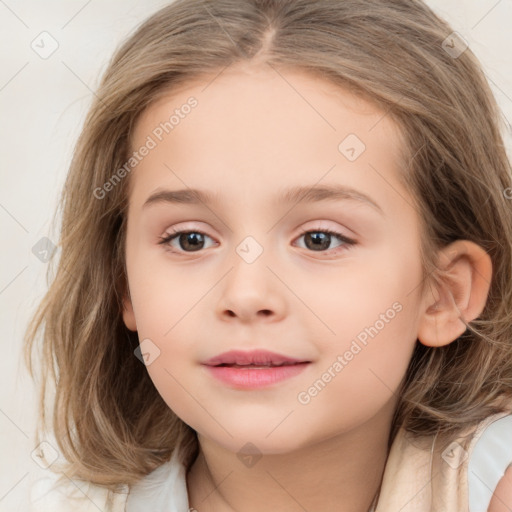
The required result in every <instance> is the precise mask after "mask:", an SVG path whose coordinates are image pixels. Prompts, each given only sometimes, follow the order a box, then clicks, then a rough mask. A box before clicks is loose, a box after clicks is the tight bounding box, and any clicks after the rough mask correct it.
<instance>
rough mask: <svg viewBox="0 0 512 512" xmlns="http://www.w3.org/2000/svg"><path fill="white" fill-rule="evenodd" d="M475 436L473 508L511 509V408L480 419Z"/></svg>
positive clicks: (471, 475) (471, 473) (471, 478)
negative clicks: (482, 419)
mask: <svg viewBox="0 0 512 512" xmlns="http://www.w3.org/2000/svg"><path fill="white" fill-rule="evenodd" d="M474 437H475V439H474V440H473V442H472V443H471V445H472V446H471V448H472V449H471V450H470V454H469V465H468V491H469V504H470V511H471V512H473V511H475V512H479V511H480V510H482V511H487V510H488V511H489V512H501V511H502V510H503V511H504V510H510V509H511V508H512V411H508V412H505V413H500V414H497V415H493V416H491V417H489V418H487V419H486V420H484V421H483V422H481V423H480V425H479V426H478V428H477V429H476V431H475V436H474ZM488 507H489V508H488ZM507 507H508V508H507Z"/></svg>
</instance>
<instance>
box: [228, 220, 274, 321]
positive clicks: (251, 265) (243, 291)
mask: <svg viewBox="0 0 512 512" xmlns="http://www.w3.org/2000/svg"><path fill="white" fill-rule="evenodd" d="M252 232H253V233H254V230H253V231H252ZM269 239H270V236H266V234H265V233H264V232H263V231H262V232H261V233H260V234H251V235H246V236H244V237H243V238H242V240H241V241H240V242H239V243H238V244H237V245H236V246H235V247H234V251H233V254H232V258H231V259H230V261H229V267H230V270H229V272H228V274H227V275H226V278H225V283H224V285H223V288H222V294H221V297H220V299H219V303H218V309H219V313H220V314H223V313H224V314H226V313H227V314H229V315H230V316H237V317H240V319H245V320H247V319H249V318H251V317H256V316H261V315H264V316H268V315H272V314H274V315H277V316H280V315H282V314H283V309H284V307H283V306H284V302H283V300H284V298H283V297H282V296H281V292H282V291H283V290H281V289H280V285H279V280H278V279H277V278H276V276H275V275H274V273H273V272H272V271H271V270H270V269H269V267H271V266H272V264H271V263H270V260H269V255H270V254H271V252H272V251H271V250H270V249H268V248H266V247H265V246H264V244H265V243H268V240H269ZM260 240H261V242H260Z"/></svg>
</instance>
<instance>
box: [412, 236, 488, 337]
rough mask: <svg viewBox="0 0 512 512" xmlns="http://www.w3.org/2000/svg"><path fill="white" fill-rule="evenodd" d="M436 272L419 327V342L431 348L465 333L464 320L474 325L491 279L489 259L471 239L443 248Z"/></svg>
mask: <svg viewBox="0 0 512 512" xmlns="http://www.w3.org/2000/svg"><path fill="white" fill-rule="evenodd" d="M437 269H438V270H437ZM437 269H436V271H435V274H436V275H435V276H434V281H437V283H436V284H435V285H433V284H430V285H429V286H427V293H426V294H425V295H424V298H423V302H422V315H421V318H420V322H419V326H418V340H419V341H420V342H421V343H422V344H423V345H426V346H429V347H440V346H443V345H448V344H449V343H451V342H452V341H454V340H456V339H457V338H458V337H459V336H461V335H462V334H463V333H464V332H465V331H466V325H465V324H464V321H465V322H466V323H469V322H471V321H472V320H474V319H475V318H477V317H478V316H479V315H480V314H481V313H482V311H483V310H484V308H485V304H486V302H487V295H488V293H489V288H490V286H491V278H492V261H491V258H490V256H489V255H488V254H487V252H486V251H485V250H484V249H483V248H482V247H480V246H479V245H477V244H475V243H473V242H471V241H469V240H457V241H455V242H452V243H451V244H450V245H448V246H447V247H444V248H443V249H442V250H441V251H440V252H439V254H438V265H437ZM463 320H464V321H463Z"/></svg>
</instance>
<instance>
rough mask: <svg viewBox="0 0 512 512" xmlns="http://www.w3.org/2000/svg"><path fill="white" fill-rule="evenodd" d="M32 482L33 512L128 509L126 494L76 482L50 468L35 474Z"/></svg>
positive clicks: (31, 505)
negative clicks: (126, 506) (126, 507)
mask: <svg viewBox="0 0 512 512" xmlns="http://www.w3.org/2000/svg"><path fill="white" fill-rule="evenodd" d="M30 480H31V481H30V487H29V498H28V499H29V509H28V510H29V512H69V510H73V511H74V512H93V511H94V512H97V511H98V510H102V511H104V512H122V511H124V509H125V507H124V503H125V501H126V496H127V495H126V494H122V493H112V492H110V491H109V490H108V489H106V488H104V487H102V486H98V485H95V484H92V483H91V482H85V481H83V480H72V479H70V478H69V477H66V476H65V475H63V474H60V473H55V472H53V471H51V470H50V469H45V470H37V471H34V472H33V473H31V476H30Z"/></svg>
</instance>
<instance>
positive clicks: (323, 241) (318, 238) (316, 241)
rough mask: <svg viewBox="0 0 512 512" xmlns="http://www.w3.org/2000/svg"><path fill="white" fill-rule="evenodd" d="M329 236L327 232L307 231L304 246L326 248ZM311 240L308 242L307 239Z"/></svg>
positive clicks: (315, 248)
mask: <svg viewBox="0 0 512 512" xmlns="http://www.w3.org/2000/svg"><path fill="white" fill-rule="evenodd" d="M330 236H331V235H329V234H328V233H321V232H316V233H307V234H306V238H305V241H306V246H307V247H308V249H314V250H317V249H328V248H329V241H330ZM311 240H313V244H310V243H308V242H309V241H311Z"/></svg>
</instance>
